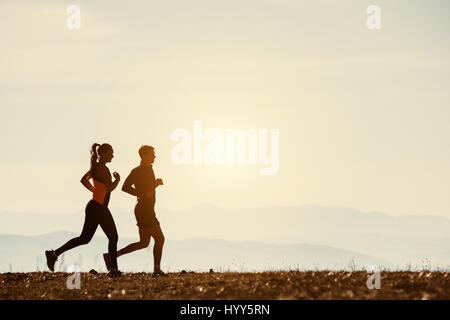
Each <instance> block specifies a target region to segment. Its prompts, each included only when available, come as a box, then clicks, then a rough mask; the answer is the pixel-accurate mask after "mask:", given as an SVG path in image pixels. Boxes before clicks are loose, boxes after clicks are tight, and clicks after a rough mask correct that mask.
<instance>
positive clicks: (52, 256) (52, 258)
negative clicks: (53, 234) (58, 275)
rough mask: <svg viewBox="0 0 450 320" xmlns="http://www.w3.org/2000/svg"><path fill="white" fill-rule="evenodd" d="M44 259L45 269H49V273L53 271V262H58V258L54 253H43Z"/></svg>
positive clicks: (50, 251)
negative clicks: (45, 262)
mask: <svg viewBox="0 0 450 320" xmlns="http://www.w3.org/2000/svg"><path fill="white" fill-rule="evenodd" d="M45 257H46V258H47V267H48V268H49V269H50V271H52V272H53V271H55V262H56V261H58V256H57V255H56V253H55V251H53V250H49V251H45Z"/></svg>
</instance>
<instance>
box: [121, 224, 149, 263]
mask: <svg viewBox="0 0 450 320" xmlns="http://www.w3.org/2000/svg"><path fill="white" fill-rule="evenodd" d="M150 238H151V233H150V231H149V230H148V229H146V228H139V242H135V243H132V244H129V245H128V246H126V247H125V248H123V249H120V250H119V251H118V252H117V257H120V256H122V255H124V254H127V253H130V252H133V251H136V250H140V249H144V248H147V247H148V245H149V244H150Z"/></svg>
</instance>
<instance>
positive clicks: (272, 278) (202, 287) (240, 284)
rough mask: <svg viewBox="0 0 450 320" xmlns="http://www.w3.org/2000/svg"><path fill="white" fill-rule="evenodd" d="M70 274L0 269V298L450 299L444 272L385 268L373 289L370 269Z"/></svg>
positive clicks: (448, 278)
mask: <svg viewBox="0 0 450 320" xmlns="http://www.w3.org/2000/svg"><path fill="white" fill-rule="evenodd" d="M69 276H70V274H67V273H48V272H43V273H3V274H0V299H2V300H22V299H27V300H28V299H33V300H34V299H38V300H49V299H69V300H78V299H83V300H84V299H89V300H91V299H96V300H97V299H101V300H108V299H114V300H118V299H119V300H121V299H151V300H185V299H186V300H229V299H233V300H234V299H237V300H253V299H263V300H277V299H282V300H292V299H294V300H298V299H321V300H324V299H346V300H348V299H350V300H351V299H425V300H428V299H449V298H450V277H449V276H448V273H446V272H427V271H423V272H382V273H381V288H380V289H379V290H377V289H374V290H369V289H368V288H367V286H366V281H367V279H368V277H369V276H370V274H369V273H366V272H332V271H321V272H317V271H315V272H314V271H310V272H297V271H286V272H262V273H214V272H211V273H192V272H180V273H169V274H168V276H167V277H159V278H152V276H151V274H148V273H125V274H123V275H122V277H120V278H116V279H110V278H108V277H107V276H106V274H104V273H98V274H90V273H82V274H81V277H80V289H79V290H77V289H74V290H69V289H68V288H67V278H68V277H69Z"/></svg>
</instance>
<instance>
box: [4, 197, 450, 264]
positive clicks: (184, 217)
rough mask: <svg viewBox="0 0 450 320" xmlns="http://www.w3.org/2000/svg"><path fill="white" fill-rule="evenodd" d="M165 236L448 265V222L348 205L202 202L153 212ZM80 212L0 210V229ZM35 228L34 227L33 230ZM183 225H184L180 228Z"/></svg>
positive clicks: (46, 228) (42, 225) (43, 229)
mask: <svg viewBox="0 0 450 320" xmlns="http://www.w3.org/2000/svg"><path fill="white" fill-rule="evenodd" d="M111 211H112V213H113V215H114V219H115V220H116V223H117V228H118V230H119V235H120V236H121V237H135V236H136V234H137V227H136V223H135V220H134V219H135V218H134V214H133V212H132V209H131V208H130V210H121V209H117V208H112V210H111ZM157 215H158V218H159V220H160V221H161V224H162V226H163V230H164V232H165V235H166V238H167V239H168V240H183V239H194V238H201V239H205V238H207V239H225V240H227V241H233V242H236V241H237V242H248V241H255V242H268V243H279V244H291V243H313V244H315V245H322V246H328V247H333V248H341V249H345V250H348V251H351V252H360V253H363V254H366V255H368V256H374V257H378V258H380V259H382V260H386V261H390V262H392V263H393V264H395V265H399V266H405V265H407V264H408V263H411V264H412V265H413V266H418V267H420V266H422V265H424V264H431V265H433V266H440V267H448V266H450V220H449V219H447V218H444V217H439V216H411V215H406V216H399V217H394V216H391V215H388V214H385V213H380V212H362V211H358V210H355V209H351V208H341V207H323V206H319V205H310V206H301V207H269V208H246V209H233V210H227V209H224V208H219V207H214V206H209V205H203V206H199V207H196V208H192V209H191V210H187V211H168V210H162V209H159V210H157ZM83 219H84V213H82V212H80V213H79V214H76V215H42V214H31V213H30V214H26V213H2V214H0V221H2V223H1V225H0V233H8V234H20V235H38V234H44V233H51V232H54V231H57V230H68V231H71V232H75V233H78V232H80V230H81V228H82V225H83ZM36 226H39V228H36ZM186 226H189V227H186Z"/></svg>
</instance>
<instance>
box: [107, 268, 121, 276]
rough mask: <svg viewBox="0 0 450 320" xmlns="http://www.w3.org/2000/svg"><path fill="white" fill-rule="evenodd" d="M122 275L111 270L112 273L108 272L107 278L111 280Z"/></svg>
mask: <svg viewBox="0 0 450 320" xmlns="http://www.w3.org/2000/svg"><path fill="white" fill-rule="evenodd" d="M121 275H122V272H120V271H119V270H117V269H111V271H109V272H108V274H107V276H108V277H110V278H118V277H120V276H121Z"/></svg>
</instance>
